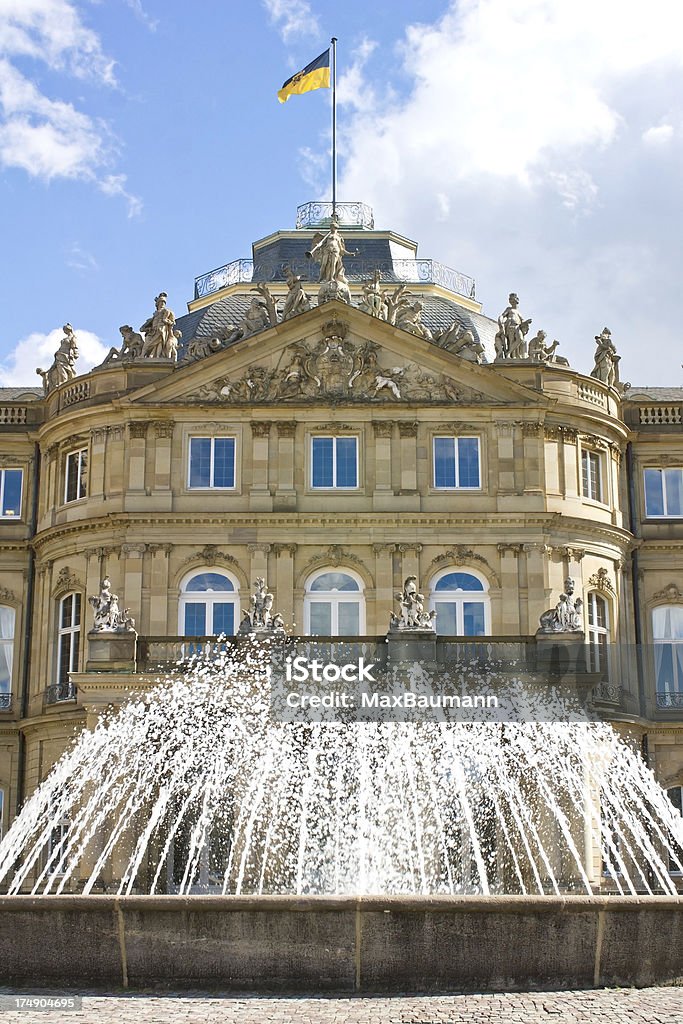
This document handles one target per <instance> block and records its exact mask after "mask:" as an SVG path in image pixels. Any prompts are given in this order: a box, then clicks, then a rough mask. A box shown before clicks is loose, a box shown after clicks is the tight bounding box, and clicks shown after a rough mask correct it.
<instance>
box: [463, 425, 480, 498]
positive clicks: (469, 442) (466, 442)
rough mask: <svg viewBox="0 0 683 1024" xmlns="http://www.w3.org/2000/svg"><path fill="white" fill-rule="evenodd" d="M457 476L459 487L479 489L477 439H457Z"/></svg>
mask: <svg viewBox="0 0 683 1024" xmlns="http://www.w3.org/2000/svg"><path fill="white" fill-rule="evenodd" d="M458 476H459V480H458V483H459V486H460V487H479V438H478V437H460V438H458Z"/></svg>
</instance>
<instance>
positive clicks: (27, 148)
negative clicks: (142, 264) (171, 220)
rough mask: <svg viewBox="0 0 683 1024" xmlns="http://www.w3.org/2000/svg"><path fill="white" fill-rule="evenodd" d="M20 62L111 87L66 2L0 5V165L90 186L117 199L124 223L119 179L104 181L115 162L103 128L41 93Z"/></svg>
mask: <svg viewBox="0 0 683 1024" xmlns="http://www.w3.org/2000/svg"><path fill="white" fill-rule="evenodd" d="M26 59H31V60H34V61H39V62H41V63H43V64H45V65H46V66H47V67H48V68H50V69H51V70H52V71H57V72H62V73H66V74H70V75H74V76H76V77H78V78H90V79H93V80H94V81H95V82H96V83H97V84H100V85H105V86H113V85H115V77H114V62H113V61H112V60H111V59H109V58H108V57H107V56H106V55H105V54H104V53H103V52H102V48H101V45H100V41H99V38H98V36H97V35H96V34H95V33H94V32H93V31H91V30H90V29H88V28H87V27H86V26H85V25H83V23H82V21H81V19H80V15H79V13H78V11H77V10H76V7H75V5H74V4H73V3H72V2H70V0H0V164H2V165H4V166H5V167H13V168H19V169H21V170H23V171H25V172H26V173H27V174H29V175H31V176H32V177H34V178H39V179H41V180H43V181H50V180H52V179H54V178H67V179H72V180H81V181H88V182H92V183H95V184H97V185H98V187H99V188H100V190H101V191H102V192H103V193H105V194H106V195H117V196H122V197H123V198H124V199H125V200H126V202H127V204H128V210H129V216H131V215H133V214H134V213H137V212H139V208H140V205H141V204H140V200H139V199H137V198H136V197H134V196H132V195H130V194H129V193H128V192H127V191H126V190H125V188H124V187H123V185H124V182H125V176H124V175H115V176H113V175H110V174H104V171H105V169H106V168H108V167H109V166H110V164H111V162H112V160H113V158H114V156H115V144H114V141H113V137H112V136H111V133H110V132H109V130H108V128H107V126H106V125H105V124H103V123H102V122H101V121H99V120H97V119H95V118H93V117H91V116H89V115H88V114H86V113H84V112H83V111H80V110H77V109H76V108H75V107H74V106H73V104H71V103H66V102H64V101H62V100H59V99H53V98H50V97H49V96H47V95H45V94H44V93H43V92H41V91H40V89H38V87H37V86H36V85H35V84H34V82H32V81H31V80H30V79H29V78H28V77H27V76H26V75H25V74H24V73H23V71H21V70H20V69H19V67H18V66H17V64H16V61H17V60H21V61H25V60H26ZM112 183H117V184H116V185H115V184H112Z"/></svg>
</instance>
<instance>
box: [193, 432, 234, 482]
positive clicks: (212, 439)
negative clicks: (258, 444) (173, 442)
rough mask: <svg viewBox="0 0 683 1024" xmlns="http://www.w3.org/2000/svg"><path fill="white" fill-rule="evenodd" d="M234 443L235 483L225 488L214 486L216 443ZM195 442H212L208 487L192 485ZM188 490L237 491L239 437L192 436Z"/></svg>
mask: <svg viewBox="0 0 683 1024" xmlns="http://www.w3.org/2000/svg"><path fill="white" fill-rule="evenodd" d="M217 440H220V441H223V440H225V441H232V442H233V451H232V479H233V482H232V484H230V485H227V486H223V485H220V486H219V485H217V484H214V482H213V478H214V465H215V450H216V441H217ZM193 441H210V442H211V462H210V470H209V479H210V483H208V484H206V485H201V486H200V485H198V484H192V483H191V482H190V480H191V475H192V442H193ZM187 489H188V491H235V490H236V489H237V437H236V436H235V434H190V435H189V437H188V439H187Z"/></svg>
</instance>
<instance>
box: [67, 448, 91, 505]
mask: <svg viewBox="0 0 683 1024" xmlns="http://www.w3.org/2000/svg"><path fill="white" fill-rule="evenodd" d="M84 456H85V471H86V475H87V472H88V468H89V467H88V449H87V447H85V448H76V449H74V451H72V452H67V455H66V458H65V460H64V504H65V505H70V504H72V503H73V502H74V501H81V499H82V498H87V496H88V482H87V479H86V480H85V482H83V480H82V469H83V457H84ZM74 457H75V458H76V459H77V462H76V495H75V496H74V497H73V498H70V497H69V462H70V460H71V459H73V458H74ZM81 491H82V493H81Z"/></svg>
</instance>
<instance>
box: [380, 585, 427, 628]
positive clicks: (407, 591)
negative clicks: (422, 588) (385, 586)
mask: <svg viewBox="0 0 683 1024" xmlns="http://www.w3.org/2000/svg"><path fill="white" fill-rule="evenodd" d="M396 600H397V601H398V603H399V605H400V609H401V610H400V612H399V614H398V615H394V614H392V616H391V621H390V623H389V629H390V630H391V631H392V632H395V631H401V630H405V629H422V630H429V631H431V632H433V631H434V628H435V621H434V620H435V619H436V612H435V611H431V612H426V611H425V607H424V595H423V594H420V593H418V589H417V576H408V577H407V578H406V580H405V582H404V584H403V591H402V592H401V593H397V594H396Z"/></svg>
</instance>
